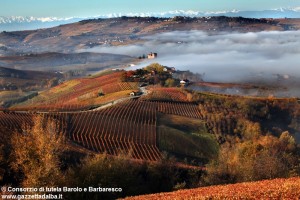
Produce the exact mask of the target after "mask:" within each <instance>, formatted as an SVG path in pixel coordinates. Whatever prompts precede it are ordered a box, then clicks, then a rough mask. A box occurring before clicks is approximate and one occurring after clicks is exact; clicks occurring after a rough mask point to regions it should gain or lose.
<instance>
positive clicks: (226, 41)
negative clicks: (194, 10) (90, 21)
mask: <svg viewBox="0 0 300 200" xmlns="http://www.w3.org/2000/svg"><path fill="white" fill-rule="evenodd" d="M143 39H144V40H145V42H144V43H143V44H138V45H128V46H117V47H113V46H101V47H95V48H91V49H87V50H85V51H92V52H101V53H115V54H125V55H130V56H134V57H138V56H142V55H143V54H147V53H150V52H156V53H158V57H157V58H156V59H154V60H149V59H145V60H143V61H142V62H141V63H140V64H139V65H137V66H136V67H144V66H146V65H148V64H150V63H153V62H158V63H160V64H162V65H166V66H170V67H176V68H177V69H179V70H190V71H192V72H197V73H200V74H205V75H204V80H205V81H214V82H252V83H253V82H255V83H258V82H264V83H265V82H269V83H273V82H274V81H276V82H277V83H278V82H281V83H282V84H281V83H280V84H281V85H284V86H286V87H288V88H289V89H291V90H292V91H293V92H295V94H297V95H298V94H300V92H299V91H298V90H299V89H298V88H300V85H299V82H298V78H299V77H300V69H299V66H300V63H299V60H300V31H286V32H279V31H272V32H258V33H252V32H251V33H217V34H208V33H205V32H202V31H175V32H168V33H162V34H156V35H153V36H147V37H144V38H143Z"/></svg>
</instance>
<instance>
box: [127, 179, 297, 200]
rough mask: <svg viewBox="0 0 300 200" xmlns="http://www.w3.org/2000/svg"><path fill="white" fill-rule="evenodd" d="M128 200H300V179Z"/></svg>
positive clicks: (243, 184) (267, 181)
mask: <svg viewBox="0 0 300 200" xmlns="http://www.w3.org/2000/svg"><path fill="white" fill-rule="evenodd" d="M126 199H128V200H146V199H155V200H159V199H163V200H167V199H170V200H171V199H172V200H179V199H191V200H196V199H197V200H198V199H203V200H205V199H216V200H221V199H290V200H293V199H294V200H296V199H300V178H290V179H275V180H265V181H259V182H250V183H238V184H232V185H222V186H211V187H204V188H198V189H191V190H179V191H177V192H170V193H161V194H151V195H145V196H137V197H129V198H126Z"/></svg>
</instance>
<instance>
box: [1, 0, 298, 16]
mask: <svg viewBox="0 0 300 200" xmlns="http://www.w3.org/2000/svg"><path fill="white" fill-rule="evenodd" d="M295 7H299V8H300V2H299V0H263V1H262V0H251V1H245V0H151V1H142V0H26V1H24V0H1V2H0V16H2V17H10V16H33V17H88V16H97V15H104V14H110V13H122V14H123V13H145V12H165V11H173V10H194V11H204V12H212V11H231V10H234V9H236V10H241V11H256V10H270V9H278V8H295Z"/></svg>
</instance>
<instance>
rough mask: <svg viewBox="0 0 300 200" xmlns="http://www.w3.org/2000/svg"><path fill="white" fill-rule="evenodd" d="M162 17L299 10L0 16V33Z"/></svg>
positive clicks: (297, 13) (296, 14)
mask: <svg viewBox="0 0 300 200" xmlns="http://www.w3.org/2000/svg"><path fill="white" fill-rule="evenodd" d="M122 16H127V17H163V18H172V17H175V16H187V17H210V16H211V17H212V16H227V17H246V18H300V8H299V7H297V8H278V9H273V10H261V11H240V10H235V9H234V10H230V11H211V12H204V11H196V10H172V11H165V12H146V13H109V14H102V15H96V16H87V17H77V16H71V17H51V16H50V17H47V16H45V17H33V16H9V17H8V16H0V31H17V30H34V29H40V28H50V27H53V26H58V25H62V24H68V23H74V22H79V21H81V20H86V19H96V18H103V19H107V18H117V17H122Z"/></svg>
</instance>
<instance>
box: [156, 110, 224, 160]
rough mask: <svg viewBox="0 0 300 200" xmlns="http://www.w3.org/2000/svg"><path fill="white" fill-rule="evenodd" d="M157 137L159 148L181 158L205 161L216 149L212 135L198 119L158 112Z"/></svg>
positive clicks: (216, 145)
mask: <svg viewBox="0 0 300 200" xmlns="http://www.w3.org/2000/svg"><path fill="white" fill-rule="evenodd" d="M158 138H159V139H158V144H159V148H160V150H162V151H166V152H168V153H170V154H174V155H176V157H179V158H181V159H188V160H197V161H200V162H207V160H208V159H210V158H212V157H213V156H214V155H216V153H217V151H218V144H217V142H216V140H215V138H214V136H213V135H212V134H210V133H208V132H207V130H206V127H205V123H204V122H203V121H201V120H199V119H192V118H188V117H182V116H178V115H163V114H160V115H159V120H158Z"/></svg>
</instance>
